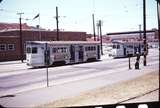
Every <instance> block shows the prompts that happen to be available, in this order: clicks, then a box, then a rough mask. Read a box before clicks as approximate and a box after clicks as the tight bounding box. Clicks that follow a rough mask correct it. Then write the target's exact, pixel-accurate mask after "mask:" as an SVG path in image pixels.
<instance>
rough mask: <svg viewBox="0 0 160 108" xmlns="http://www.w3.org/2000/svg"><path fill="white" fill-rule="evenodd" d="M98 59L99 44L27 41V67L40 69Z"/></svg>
mask: <svg viewBox="0 0 160 108" xmlns="http://www.w3.org/2000/svg"><path fill="white" fill-rule="evenodd" d="M90 59H95V60H99V59H100V43H99V42H95V41H94V42H87V41H28V42H26V61H27V65H29V66H32V67H40V66H45V65H46V62H48V63H47V65H52V64H56V63H59V62H64V63H65V64H70V63H80V62H86V61H88V60H90Z"/></svg>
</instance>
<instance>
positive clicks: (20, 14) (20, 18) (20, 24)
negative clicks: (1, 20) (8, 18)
mask: <svg viewBox="0 0 160 108" xmlns="http://www.w3.org/2000/svg"><path fill="white" fill-rule="evenodd" d="M22 14H24V13H22V12H21V13H17V15H19V16H20V17H19V29H20V31H19V41H20V42H19V45H20V58H21V62H22V63H23V42H22V23H21V20H22V17H21V16H22Z"/></svg>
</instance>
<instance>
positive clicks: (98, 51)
mask: <svg viewBox="0 0 160 108" xmlns="http://www.w3.org/2000/svg"><path fill="white" fill-rule="evenodd" d="M97 56H98V59H100V46H99V45H97Z"/></svg>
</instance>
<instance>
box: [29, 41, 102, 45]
mask: <svg viewBox="0 0 160 108" xmlns="http://www.w3.org/2000/svg"><path fill="white" fill-rule="evenodd" d="M27 43H33V44H34V43H35V44H36V43H37V44H45V43H48V44H92V43H93V44H100V42H99V41H27Z"/></svg>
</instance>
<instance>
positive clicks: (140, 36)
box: [139, 24, 142, 41]
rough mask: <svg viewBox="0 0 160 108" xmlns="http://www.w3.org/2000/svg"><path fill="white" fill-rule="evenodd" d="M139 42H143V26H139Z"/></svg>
mask: <svg viewBox="0 0 160 108" xmlns="http://www.w3.org/2000/svg"><path fill="white" fill-rule="evenodd" d="M139 40H140V41H141V40H142V35H141V24H139Z"/></svg>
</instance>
